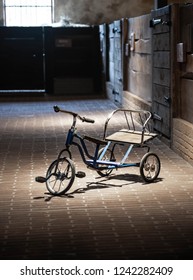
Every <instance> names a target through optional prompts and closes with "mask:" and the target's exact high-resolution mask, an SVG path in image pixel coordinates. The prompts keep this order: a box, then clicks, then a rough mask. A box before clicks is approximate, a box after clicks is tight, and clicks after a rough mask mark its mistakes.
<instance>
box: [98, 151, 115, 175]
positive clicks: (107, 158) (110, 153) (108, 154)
mask: <svg viewBox="0 0 193 280" xmlns="http://www.w3.org/2000/svg"><path fill="white" fill-rule="evenodd" d="M103 150H104V148H102V149H100V150H99V152H98V158H99V157H100V155H101V154H102V152H103ZM114 158H115V157H114V153H113V151H111V149H107V151H106V153H105V155H104V156H103V157H102V158H101V160H104V161H112V160H113V161H114ZM101 167H102V164H101ZM112 171H113V169H107V168H104V170H98V171H97V173H98V174H99V175H100V176H101V177H105V176H108V175H110V174H111V172H112Z"/></svg>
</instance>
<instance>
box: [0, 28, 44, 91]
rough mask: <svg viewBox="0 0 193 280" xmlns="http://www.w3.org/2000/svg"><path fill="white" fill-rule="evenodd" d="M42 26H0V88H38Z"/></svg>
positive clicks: (41, 86) (40, 83)
mask: <svg viewBox="0 0 193 280" xmlns="http://www.w3.org/2000/svg"><path fill="white" fill-rule="evenodd" d="M43 60H44V46H43V27H0V61H1V76H0V90H1V91H2V90H41V89H44V88H45V85H44V63H43Z"/></svg>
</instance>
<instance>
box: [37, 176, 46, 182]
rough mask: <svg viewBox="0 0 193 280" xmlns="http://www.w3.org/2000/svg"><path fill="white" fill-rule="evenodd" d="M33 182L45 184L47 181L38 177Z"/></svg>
mask: <svg viewBox="0 0 193 280" xmlns="http://www.w3.org/2000/svg"><path fill="white" fill-rule="evenodd" d="M35 181H36V182H38V183H45V182H46V181H47V179H46V178H45V177H42V176H38V177H36V178H35Z"/></svg>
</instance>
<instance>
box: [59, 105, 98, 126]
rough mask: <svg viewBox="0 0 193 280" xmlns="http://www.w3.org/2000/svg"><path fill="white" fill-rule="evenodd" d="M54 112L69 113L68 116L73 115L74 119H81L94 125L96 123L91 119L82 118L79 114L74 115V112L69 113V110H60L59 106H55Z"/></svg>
mask: <svg viewBox="0 0 193 280" xmlns="http://www.w3.org/2000/svg"><path fill="white" fill-rule="evenodd" d="M54 111H55V112H56V113H58V112H62V113H67V114H70V115H72V116H73V117H74V118H79V119H80V120H81V121H82V122H88V123H94V122H95V121H94V120H92V119H89V118H86V117H81V116H80V115H79V114H77V113H74V112H71V111H67V110H63V109H60V107H58V106H57V105H55V106H54Z"/></svg>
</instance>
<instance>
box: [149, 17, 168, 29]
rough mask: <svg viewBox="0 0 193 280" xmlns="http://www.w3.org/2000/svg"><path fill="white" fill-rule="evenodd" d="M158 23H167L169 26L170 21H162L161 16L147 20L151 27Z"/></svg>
mask: <svg viewBox="0 0 193 280" xmlns="http://www.w3.org/2000/svg"><path fill="white" fill-rule="evenodd" d="M158 24H162V25H168V26H171V21H164V20H163V19H161V18H157V19H154V18H153V19H151V20H150V22H149V26H150V27H151V28H153V27H155V26H156V25H158Z"/></svg>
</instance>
